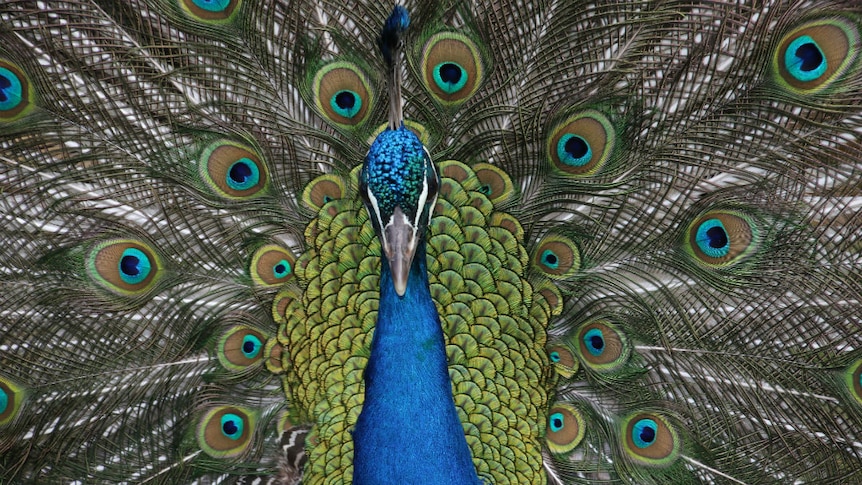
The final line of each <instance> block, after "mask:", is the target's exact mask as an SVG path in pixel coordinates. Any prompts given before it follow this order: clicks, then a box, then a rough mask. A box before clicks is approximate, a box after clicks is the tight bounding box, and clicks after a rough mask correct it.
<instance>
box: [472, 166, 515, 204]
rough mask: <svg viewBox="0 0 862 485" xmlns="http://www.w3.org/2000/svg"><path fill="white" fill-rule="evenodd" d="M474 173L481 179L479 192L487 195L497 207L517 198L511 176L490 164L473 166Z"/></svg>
mask: <svg viewBox="0 0 862 485" xmlns="http://www.w3.org/2000/svg"><path fill="white" fill-rule="evenodd" d="M473 172H474V173H475V174H476V178H478V179H479V182H480V185H479V192H481V193H483V194H485V196H486V197H488V200H490V201H491V203H493V204H494V205H495V206H499V205H502V204H505V203H506V202H509V201H510V200H512V199H513V198H514V197H515V185H514V184H513V183H512V179H511V178H510V177H509V174H507V173H506V172H504V171H503V170H501V169H500V168H499V167H496V166H494V165H491V164H490V163H477V164H475V165H473Z"/></svg>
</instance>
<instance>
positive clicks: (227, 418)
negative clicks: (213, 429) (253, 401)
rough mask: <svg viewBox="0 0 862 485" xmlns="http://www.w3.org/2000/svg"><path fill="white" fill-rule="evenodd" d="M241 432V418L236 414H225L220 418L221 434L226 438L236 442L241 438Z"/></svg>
mask: <svg viewBox="0 0 862 485" xmlns="http://www.w3.org/2000/svg"><path fill="white" fill-rule="evenodd" d="M242 430H243V422H242V418H240V417H239V416H237V415H236V414H233V413H226V414H225V415H224V416H222V417H221V432H222V434H223V435H225V436H226V437H228V438H230V439H232V440H238V439H240V437H242Z"/></svg>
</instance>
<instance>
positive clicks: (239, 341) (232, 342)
mask: <svg viewBox="0 0 862 485" xmlns="http://www.w3.org/2000/svg"><path fill="white" fill-rule="evenodd" d="M266 340H267V337H266V336H265V335H264V334H263V333H262V332H260V331H258V330H255V329H253V328H251V327H249V326H246V325H235V326H233V327H231V328H230V329H228V330H227V331H226V332H225V333H224V334H222V336H221V337H220V338H219V340H218V346H217V347H216V350H217V351H216V355H218V359H219V362H220V363H221V365H222V367H224V368H225V369H230V370H234V371H241V370H244V369H246V368H248V367H249V366H251V365H253V364H257V363H258V362H261V361H262V360H263V356H264V349H263V348H264V342H266Z"/></svg>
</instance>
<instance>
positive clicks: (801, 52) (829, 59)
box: [772, 16, 862, 93]
mask: <svg viewBox="0 0 862 485" xmlns="http://www.w3.org/2000/svg"><path fill="white" fill-rule="evenodd" d="M860 47H862V45H860V35H859V27H858V25H857V24H856V22H854V21H853V20H851V19H850V18H847V17H839V16H835V17H834V18H829V19H819V20H813V21H809V22H806V23H805V24H802V25H800V26H799V27H796V28H795V29H793V30H791V31H790V32H789V33H787V34H785V35H784V36H783V37H782V38H781V41H780V42H779V43H778V48H777V49H776V51H775V54H774V56H773V59H772V68H773V71H775V73H776V74H777V75H778V79H779V83H780V84H781V85H782V86H784V87H786V88H787V89H790V90H791V91H794V92H797V93H813V92H817V91H820V90H822V89H824V88H826V87H827V86H829V85H830V84H832V83H833V82H834V81H836V80H838V79H839V78H841V77H842V76H843V75H844V74H845V73H846V72H847V71H848V70H849V69H850V68H851V67H852V66H854V65H855V64H857V61H858V57H859V49H860Z"/></svg>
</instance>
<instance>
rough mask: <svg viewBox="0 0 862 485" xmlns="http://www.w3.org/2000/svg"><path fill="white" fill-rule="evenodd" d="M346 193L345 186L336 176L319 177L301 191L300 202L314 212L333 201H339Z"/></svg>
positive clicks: (342, 180)
mask: <svg viewBox="0 0 862 485" xmlns="http://www.w3.org/2000/svg"><path fill="white" fill-rule="evenodd" d="M346 193H347V184H346V183H345V182H344V179H342V178H341V177H339V176H337V175H332V174H325V175H321V176H319V177H317V178H315V179H314V180H312V181H311V182H309V183H308V184H306V185H305V188H304V189H303V190H302V202H303V203H304V204H305V206H306V207H308V208H309V209H311V210H313V211H314V212H317V211H319V210H320V209H322V208H323V206H324V205H326V204H328V203H330V202H332V201H333V200H340V199H341V198H343V197H344V196H345V194H346Z"/></svg>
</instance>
